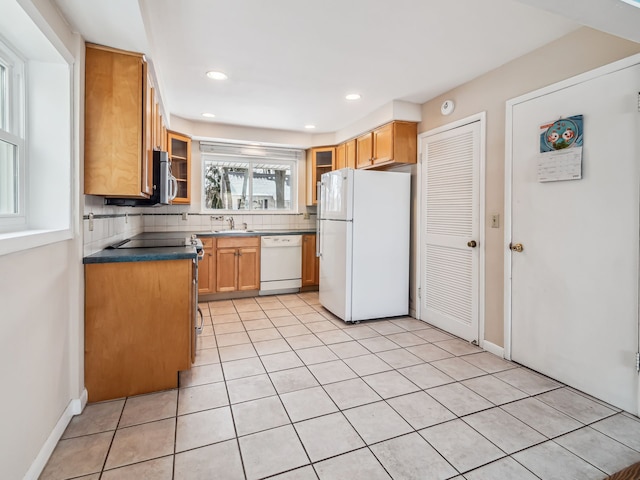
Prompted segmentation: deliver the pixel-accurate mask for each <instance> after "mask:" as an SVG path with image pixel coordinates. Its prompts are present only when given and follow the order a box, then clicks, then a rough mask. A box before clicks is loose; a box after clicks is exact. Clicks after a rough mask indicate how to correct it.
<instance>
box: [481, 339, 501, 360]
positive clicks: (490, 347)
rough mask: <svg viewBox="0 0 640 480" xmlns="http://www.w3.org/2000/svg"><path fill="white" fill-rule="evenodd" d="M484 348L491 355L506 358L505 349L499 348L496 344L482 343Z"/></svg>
mask: <svg viewBox="0 0 640 480" xmlns="http://www.w3.org/2000/svg"><path fill="white" fill-rule="evenodd" d="M482 348H484V349H485V350H486V351H487V352H489V353H493V354H494V355H497V356H498V357H500V358H504V348H503V347H499V346H498V345H496V344H495V343H491V342H488V341H486V340H485V341H484V342H482Z"/></svg>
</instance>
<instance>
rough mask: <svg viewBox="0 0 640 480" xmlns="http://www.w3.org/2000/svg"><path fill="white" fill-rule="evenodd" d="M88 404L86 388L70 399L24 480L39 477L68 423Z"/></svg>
mask: <svg viewBox="0 0 640 480" xmlns="http://www.w3.org/2000/svg"><path fill="white" fill-rule="evenodd" d="M86 404H87V390H86V389H85V390H83V391H82V394H81V395H80V398H72V399H71V400H70V401H69V404H68V405H67V408H65V410H64V412H63V413H62V416H61V417H60V419H59V420H58V423H56V426H55V427H53V430H52V431H51V434H50V435H49V438H47V441H46V442H44V445H42V448H41V449H40V452H39V453H38V456H37V457H36V458H35V460H34V461H33V463H32V464H31V467H30V468H29V470H28V471H27V473H26V474H25V476H24V480H37V479H38V477H39V476H40V474H41V473H42V470H44V467H45V466H46V465H47V462H48V461H49V457H50V456H51V454H52V453H53V450H54V449H55V448H56V445H57V444H58V441H59V440H60V437H62V434H63V433H64V431H65V429H66V428H67V425H69V422H70V421H71V419H72V418H73V416H74V415H79V414H80V413H82V410H83V409H84V407H85V405H86Z"/></svg>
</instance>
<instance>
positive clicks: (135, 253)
mask: <svg viewBox="0 0 640 480" xmlns="http://www.w3.org/2000/svg"><path fill="white" fill-rule="evenodd" d="M196 257H197V254H196V249H195V247H193V246H185V247H154V248H122V249H117V248H105V249H104V250H101V251H99V252H96V253H94V254H92V255H89V256H88V257H84V258H83V259H82V263H84V264H85V265H86V264H88V263H116V262H151V261H155V260H189V259H193V258H196Z"/></svg>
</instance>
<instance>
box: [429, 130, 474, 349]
mask: <svg viewBox="0 0 640 480" xmlns="http://www.w3.org/2000/svg"><path fill="white" fill-rule="evenodd" d="M421 150H422V202H423V204H422V220H421V225H422V235H421V242H422V259H421V261H422V268H421V275H422V281H421V285H422V287H421V288H422V291H421V300H420V301H421V318H422V320H425V321H426V322H428V323H430V324H432V325H435V326H437V327H439V328H442V329H443V330H446V331H447V332H450V333H453V334H454V335H457V336H459V337H462V338H464V339H465V340H469V341H478V338H479V329H478V313H479V312H478V300H479V263H480V261H479V260H480V249H481V248H482V245H480V238H479V234H480V198H479V192H480V122H479V121H477V122H473V123H471V124H468V125H464V126H461V127H457V128H453V129H451V130H447V131H445V132H442V133H437V134H434V135H431V136H427V137H424V138H423V139H422V149H421ZM474 242H475V247H474V246H473V245H474Z"/></svg>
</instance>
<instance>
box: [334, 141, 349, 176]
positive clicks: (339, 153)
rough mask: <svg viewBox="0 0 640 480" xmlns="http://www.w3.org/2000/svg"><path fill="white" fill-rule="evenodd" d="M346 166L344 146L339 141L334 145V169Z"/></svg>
mask: <svg viewBox="0 0 640 480" xmlns="http://www.w3.org/2000/svg"><path fill="white" fill-rule="evenodd" d="M346 166H347V157H346V146H345V144H344V143H341V144H340V145H338V146H337V147H336V170H340V169H341V168H344V167H346Z"/></svg>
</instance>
